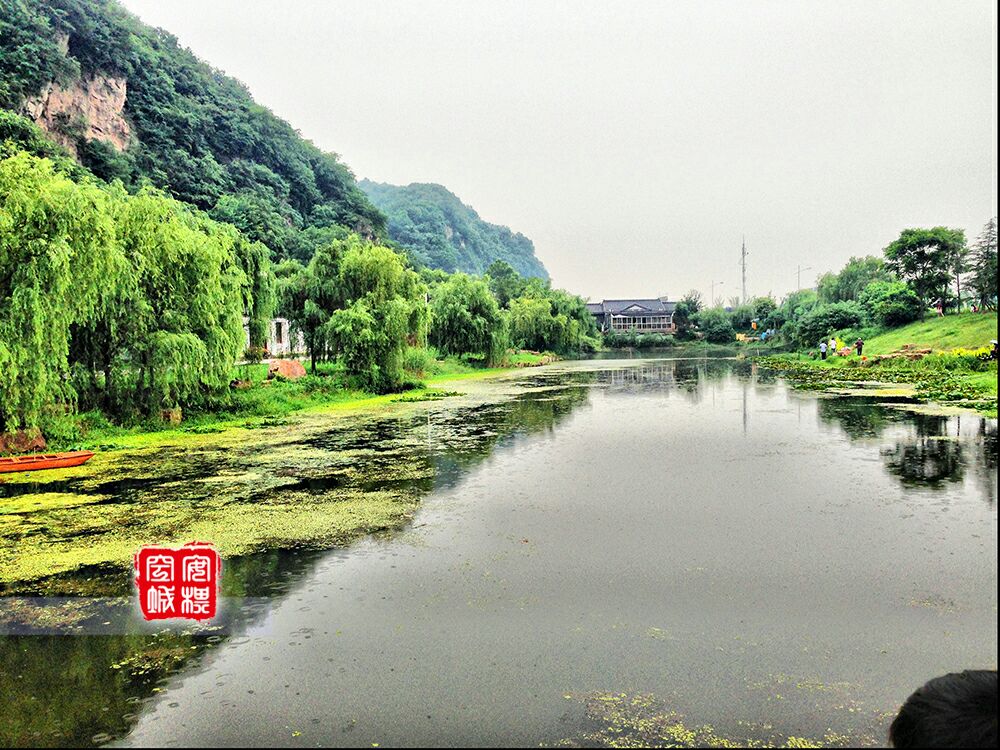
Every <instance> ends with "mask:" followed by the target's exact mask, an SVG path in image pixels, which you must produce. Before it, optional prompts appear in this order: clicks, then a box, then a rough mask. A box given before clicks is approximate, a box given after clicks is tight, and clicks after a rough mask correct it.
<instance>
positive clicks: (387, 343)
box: [0, 118, 597, 432]
mask: <svg viewBox="0 0 1000 750" xmlns="http://www.w3.org/2000/svg"><path fill="white" fill-rule="evenodd" d="M11 123H13V126H18V127H20V125H22V124H23V123H20V121H18V120H14V119H11V118H7V121H6V124H7V125H8V126H10V125H11ZM4 124H5V123H4V121H0V131H2V130H3V129H4ZM9 129H10V128H9V127H8V130H9ZM0 135H2V132H0ZM35 137H37V138H39V139H40V141H39V144H38V145H39V147H40V148H42V147H44V146H45V142H44V139H41V138H40V136H39V134H38V133H37V132H36V131H34V130H31V129H30V128H29V132H28V133H26V134H25V133H21V137H20V138H19V139H18V142H17V143H15V142H14V141H13V140H9V139H8V140H5V141H4V140H0V432H4V431H10V430H15V429H20V428H24V427H33V426H38V425H40V424H42V423H43V422H44V420H45V418H46V415H49V414H52V413H54V412H65V411H67V410H90V409H100V410H101V411H103V412H104V413H105V414H107V415H109V416H110V417H112V418H114V419H116V420H120V421H129V420H135V419H142V418H146V417H151V416H157V415H158V414H159V413H161V412H162V411H163V410H165V409H174V408H176V407H178V406H180V407H183V408H188V407H196V408H201V409H212V408H215V407H216V406H218V405H220V404H224V403H225V401H226V397H227V394H228V390H229V384H230V379H231V378H232V374H233V366H234V364H235V363H236V362H237V360H238V359H240V358H241V357H243V356H245V355H246V356H249V357H250V358H259V357H260V356H261V354H262V353H263V351H264V348H265V346H266V334H267V330H268V326H269V323H270V320H271V319H272V317H273V316H274V315H275V314H276V313H277V314H282V315H284V316H286V317H287V318H289V320H290V321H291V325H292V328H293V331H298V332H301V333H302V336H303V338H304V340H305V344H306V348H307V353H308V356H309V358H310V360H311V362H312V367H313V369H314V370H315V369H316V363H317V362H336V363H337V364H338V365H339V367H340V368H341V369H342V371H343V372H344V373H345V375H346V377H347V379H348V381H349V383H350V384H351V385H354V386H355V387H358V388H362V389H365V390H369V391H372V392H378V393H384V392H389V391H395V390H399V389H401V388H403V387H404V386H405V385H406V377H407V376H406V372H405V368H404V359H405V355H406V354H407V351H408V350H410V349H426V348H427V347H428V346H430V347H435V348H436V352H435V351H433V350H431V352H430V356H435V355H436V354H437V353H440V354H443V355H461V356H466V357H471V358H473V359H476V360H479V361H482V362H483V363H485V364H500V363H501V362H502V361H503V359H504V357H505V356H506V354H507V352H508V350H509V349H510V348H511V347H528V348H533V349H538V350H548V351H554V352H559V353H567V352H572V351H579V350H582V349H587V348H593V347H594V346H595V345H596V336H597V331H596V327H595V325H594V322H593V318H592V316H591V315H590V314H589V313H588V312H587V310H586V305H585V303H584V302H583V300H582V299H580V298H579V297H577V296H575V295H572V294H569V293H567V292H565V291H562V290H558V289H552V288H551V286H550V285H549V283H548V282H547V281H542V280H540V279H537V278H531V279H526V278H524V277H522V276H521V275H520V274H518V273H517V272H516V271H515V270H514V269H513V268H512V267H511V266H510V265H509V264H507V263H505V262H502V261H497V262H495V263H494V264H493V265H491V266H490V268H489V269H488V273H487V274H486V275H484V276H482V277H475V276H468V275H466V274H460V273H458V274H448V273H445V272H443V271H432V270H428V269H422V270H417V269H415V268H414V267H413V266H412V265H411V263H410V262H409V261H408V259H407V258H406V256H405V255H403V254H401V253H399V252H397V251H396V250H394V249H392V248H390V247H386V246H385V245H383V244H381V243H379V242H378V241H373V240H371V239H368V238H365V237H362V236H361V235H359V234H357V233H356V232H352V231H350V230H348V229H346V228H344V227H339V226H337V227H331V228H330V229H329V231H328V232H327V234H326V236H325V237H324V240H323V242H321V243H320V244H319V245H318V247H317V248H316V250H315V252H314V253H313V255H312V257H311V259H310V260H309V262H308V263H303V262H301V261H299V260H296V259H285V260H283V261H280V262H277V263H275V262H273V261H272V257H273V255H274V253H273V251H272V250H271V249H270V248H268V247H267V246H266V245H265V244H263V243H261V242H258V241H253V240H251V239H248V238H247V237H246V236H245V235H244V234H243V233H242V232H240V231H239V230H238V229H236V228H235V227H234V226H232V225H231V224H228V223H225V222H219V221H216V220H214V219H213V218H212V217H211V215H210V214H209V213H207V212H204V211H201V210H199V209H198V208H196V207H194V206H191V205H189V204H187V203H184V202H181V201H179V200H177V199H175V198H173V197H171V196H169V195H167V194H165V193H163V192H162V191H160V190H158V189H157V188H155V187H151V186H146V187H142V188H139V189H138V190H136V191H135V192H131V193H130V192H129V191H127V190H126V189H125V187H124V186H123V185H122V184H121V182H120V181H116V182H114V183H112V184H107V183H105V182H103V181H102V180H99V179H97V178H95V177H94V176H92V175H90V174H89V173H87V172H86V170H81V169H80V168H79V167H78V166H76V165H75V164H74V163H73V162H72V160H70V159H68V158H66V157H65V156H64V155H60V154H59V153H58V150H53V153H52V155H51V158H46V157H41V156H38V155H36V154H31V153H27V152H26V151H23V150H21V149H20V148H19V147H18V146H19V144H20V142H23V140H24V139H25V138H35ZM244 327H245V328H246V331H248V334H249V335H247V332H245V330H244ZM247 338H249V349H247V346H246V340H247Z"/></svg>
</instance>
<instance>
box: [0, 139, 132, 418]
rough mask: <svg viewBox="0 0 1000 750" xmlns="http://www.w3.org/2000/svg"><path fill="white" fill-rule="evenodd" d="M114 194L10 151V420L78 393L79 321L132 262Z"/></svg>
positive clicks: (5, 317)
mask: <svg viewBox="0 0 1000 750" xmlns="http://www.w3.org/2000/svg"><path fill="white" fill-rule="evenodd" d="M109 203H110V201H109V197H108V195H107V194H106V193H105V192H104V191H102V190H101V189H100V188H99V187H97V186H95V185H90V184H77V183H74V182H72V181H71V180H70V179H68V178H67V177H65V176H64V175H62V174H59V173H58V172H57V171H56V170H55V169H54V168H53V165H52V163H51V162H50V161H48V160H45V159H38V158H36V157H33V156H29V155H28V154H26V153H18V154H15V155H13V156H10V157H8V158H6V159H3V160H0V430H3V431H7V430H14V429H18V428H22V427H30V426H35V425H37V424H38V423H39V420H40V418H41V417H42V412H43V410H44V409H46V408H47V407H56V408H59V406H60V405H70V406H71V405H72V404H73V402H74V401H75V392H74V390H73V388H72V386H71V383H70V379H69V366H68V355H69V347H70V336H71V330H72V328H73V327H74V326H75V325H77V324H79V323H80V322H82V321H85V320H87V319H89V318H90V317H91V316H92V315H93V314H94V313H95V311H96V309H97V308H98V306H99V305H100V302H101V296H102V292H103V290H104V289H105V288H106V286H107V285H108V284H112V285H114V284H115V283H116V280H117V279H118V277H119V276H120V275H121V272H122V265H123V264H122V258H121V254H120V252H119V251H118V247H117V243H116V237H115V224H114V221H113V219H112V214H111V211H110V210H109V209H110V206H109Z"/></svg>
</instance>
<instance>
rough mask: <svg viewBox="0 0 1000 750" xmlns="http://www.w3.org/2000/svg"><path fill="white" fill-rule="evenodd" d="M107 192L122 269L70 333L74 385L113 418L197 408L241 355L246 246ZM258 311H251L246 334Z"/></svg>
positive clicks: (165, 201)
mask: <svg viewBox="0 0 1000 750" xmlns="http://www.w3.org/2000/svg"><path fill="white" fill-rule="evenodd" d="M114 194H115V201H114V206H113V208H114V218H115V223H116V226H117V234H118V238H117V239H118V247H119V251H120V252H121V254H122V256H123V258H124V261H125V262H124V270H123V272H122V273H121V274H120V275H119V277H118V278H117V279H116V281H117V283H116V284H114V285H113V286H110V285H109V286H108V288H107V289H106V290H105V292H104V293H103V295H102V299H101V304H100V305H99V306H98V309H97V312H96V314H95V315H93V316H91V318H89V319H88V320H87V321H86V323H85V324H84V325H81V326H79V335H78V337H77V338H76V340H75V343H77V346H76V347H74V356H75V357H76V363H75V364H76V365H77V366H78V369H77V379H78V387H79V388H80V389H81V390H82V388H83V383H81V382H79V380H80V370H81V368H82V369H83V371H84V372H85V376H84V378H83V380H84V382H85V383H86V384H88V385H90V386H91V387H92V388H96V390H94V391H92V392H91V394H90V395H91V398H92V399H93V402H94V405H101V406H103V407H104V408H106V409H107V410H108V411H110V412H111V413H112V414H115V415H128V416H131V415H141V414H153V413H155V412H156V411H157V410H159V409H164V408H173V407H175V406H183V405H197V404H200V403H203V402H204V400H205V398H206V397H207V396H210V395H212V394H213V393H217V392H218V391H220V390H221V389H222V388H224V387H225V386H226V385H227V384H228V382H229V378H230V374H231V369H232V366H233V363H234V362H235V361H236V359H237V358H238V356H239V355H240V353H241V352H242V349H243V343H244V333H243V312H244V309H245V308H246V306H247V305H246V303H247V298H248V296H250V297H252V289H253V284H252V283H251V280H250V279H248V277H247V274H246V272H245V271H244V266H245V265H248V264H247V261H246V260H245V259H244V260H243V261H242V262H241V258H240V256H239V252H238V251H241V250H242V251H244V252H248V253H249V252H251V251H253V250H255V248H254V246H253V245H251V244H250V243H247V242H246V241H245V240H243V239H242V238H241V237H240V235H239V233H238V232H237V231H236V230H235V229H233V228H232V227H229V226H227V225H222V224H218V223H216V222H213V221H211V220H210V219H207V218H206V217H205V216H204V215H202V214H199V213H197V212H195V211H192V210H191V209H190V208H188V207H187V206H185V205H184V204H181V203H179V202H178V201H176V200H174V199H172V198H168V197H166V196H164V195H162V194H160V193H158V192H156V191H152V190H146V191H143V192H141V193H139V194H138V195H135V196H128V195H126V194H125V193H124V192H123V191H120V190H116V191H114ZM253 262H254V259H253V258H252V257H251V261H250V264H249V265H250V267H252V265H253ZM258 270H259V269H258ZM258 284H259V285H260V284H263V285H266V286H267V287H268V288H269V287H270V282H267V281H265V282H260V281H258ZM267 305H268V303H267V302H266V301H264V302H262V305H261V306H262V307H266V306H267ZM251 309H253V308H251ZM262 312H266V310H255V313H256V314H258V318H257V319H256V320H254V319H251V322H252V325H251V326H249V327H250V329H251V331H253V330H255V327H256V326H259V325H260V320H259V314H260V313H262ZM256 330H260V329H259V328H256ZM101 375H103V379H102V377H101Z"/></svg>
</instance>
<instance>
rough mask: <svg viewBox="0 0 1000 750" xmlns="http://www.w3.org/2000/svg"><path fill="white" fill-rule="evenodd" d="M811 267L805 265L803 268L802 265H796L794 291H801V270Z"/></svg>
mask: <svg viewBox="0 0 1000 750" xmlns="http://www.w3.org/2000/svg"><path fill="white" fill-rule="evenodd" d="M811 268H812V266H806V267H805V268H803V267H802V266H796V268H795V291H796V292H799V291H802V272H803V271H808V270H809V269H811Z"/></svg>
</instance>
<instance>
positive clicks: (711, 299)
mask: <svg viewBox="0 0 1000 750" xmlns="http://www.w3.org/2000/svg"><path fill="white" fill-rule="evenodd" d="M716 284H718V285H719V286H722V285H723V284H725V282H724V281H713V282H712V292H711V294H710V295H709V298H708V306H709V307H715V285H716Z"/></svg>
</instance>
